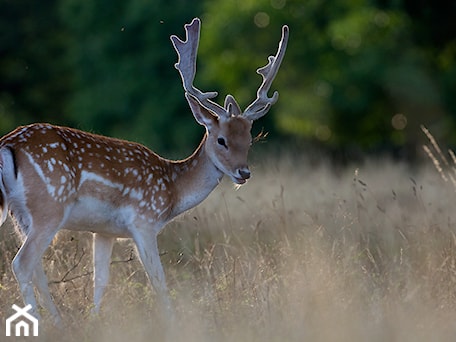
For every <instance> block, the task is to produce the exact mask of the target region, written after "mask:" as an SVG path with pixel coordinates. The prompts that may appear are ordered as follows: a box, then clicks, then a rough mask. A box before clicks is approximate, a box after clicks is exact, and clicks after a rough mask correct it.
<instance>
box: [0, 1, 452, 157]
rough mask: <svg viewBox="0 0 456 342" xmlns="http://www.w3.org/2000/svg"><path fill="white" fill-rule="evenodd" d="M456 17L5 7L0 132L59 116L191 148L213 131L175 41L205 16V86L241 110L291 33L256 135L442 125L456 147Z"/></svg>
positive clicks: (364, 145) (102, 4)
mask: <svg viewBox="0 0 456 342" xmlns="http://www.w3.org/2000/svg"><path fill="white" fill-rule="evenodd" d="M455 10H456V3H455V2H444V1H437V2H433V3H432V4H428V3H427V2H426V1H411V0H394V1H388V0H347V1H322V0H242V1H241V0H218V1H209V0H206V1H201V2H190V1H188V0H176V1H173V2H169V1H164V0H132V1H128V2H125V1H120V0H112V1H109V2H108V1H106V0H94V1H89V2H80V1H76V0H43V1H41V2H40V3H31V2H29V1H24V0H15V1H12V0H5V1H3V2H1V3H0V30H1V31H0V32H2V33H1V34H0V133H6V132H7V131H8V130H10V129H12V128H13V127H15V126H16V125H19V124H24V123H28V122H32V121H49V122H53V123H58V124H67V125H71V126H75V127H79V128H82V129H86V130H89V131H94V132H98V133H102V134H108V135H112V136H117V137H122V138H127V139H131V140H136V141H139V142H142V143H145V144H147V145H149V146H151V147H152V148H154V149H155V150H156V151H158V152H160V153H163V154H166V155H171V156H182V155H185V154H188V153H189V152H190V151H191V150H192V149H193V148H194V147H195V146H196V144H197V142H198V140H199V139H200V138H201V135H202V132H203V130H202V128H201V127H199V126H198V125H197V124H195V122H194V120H193V117H192V115H191V114H190V110H189V108H188V105H187V103H186V101H185V99H184V96H183V90H182V87H181V83H180V78H179V75H178V73H177V71H176V70H175V69H174V67H173V64H174V63H175V62H176V60H177V56H176V54H175V51H174V49H173V48H172V45H171V43H170V41H169V36H170V35H171V34H176V33H177V34H179V36H183V35H184V30H183V27H182V26H183V24H184V23H188V22H190V21H191V19H192V18H193V17H194V16H200V17H201V18H202V20H203V25H202V36H201V44H200V54H199V57H198V73H197V76H196V84H197V85H198V87H200V88H201V89H204V90H207V91H209V90H211V91H212V90H213V91H218V92H219V94H220V99H219V101H220V102H221V101H222V97H224V96H225V95H226V94H227V93H232V94H233V95H234V96H235V97H236V98H237V99H238V101H239V102H240V104H241V106H242V107H244V108H245V107H246V106H247V105H248V104H249V103H250V102H251V101H252V100H253V99H254V98H255V95H256V94H255V92H256V89H257V88H258V86H259V84H260V82H261V78H260V76H258V75H256V74H255V72H254V71H255V69H256V68H258V67H260V66H263V65H265V64H266V62H267V59H266V58H267V56H268V55H269V54H272V53H274V52H275V50H276V47H277V43H278V41H279V38H280V29H281V26H282V25H283V24H288V25H289V26H290V29H291V36H290V41H289V46H288V51H287V54H286V56H285V59H284V62H283V65H282V67H281V70H280V72H279V74H278V76H277V78H276V81H275V82H274V84H273V85H272V89H271V91H273V90H276V89H277V90H279V92H280V100H279V102H278V103H277V104H276V105H275V106H273V108H272V110H271V113H270V114H268V115H267V116H266V117H265V118H263V119H262V120H261V122H260V124H257V125H255V128H256V129H261V126H265V128H266V130H268V131H272V132H274V133H275V134H273V135H271V136H275V137H279V138H280V139H282V138H283V137H289V138H291V139H293V140H294V141H316V142H318V143H319V144H321V145H323V146H325V147H330V148H333V149H336V150H340V149H344V148H346V149H350V148H352V147H353V146H354V147H355V148H357V149H360V150H371V151H372V150H374V151H375V150H378V149H392V148H397V147H403V146H406V145H410V146H411V147H412V148H414V146H416V141H417V140H418V136H421V132H420V130H419V129H418V126H419V125H420V124H422V123H424V124H428V125H429V123H433V124H434V126H433V127H431V128H434V129H432V131H433V133H434V134H436V136H437V137H438V138H440V137H441V135H442V134H439V130H438V128H441V130H440V132H442V131H445V130H446V131H447V136H448V135H451V136H452V137H453V139H454V140H453V141H456V134H455V133H453V132H454V131H455V130H454V129H453V128H454V122H455V120H456V98H455V97H454V96H453V92H454V89H455V87H456V24H454V20H453V19H452V16H451V15H452V13H454V11H455ZM436 23H438V25H437V24H436ZM436 128H437V129H436ZM448 132H451V133H448ZM170 153H171V154H170Z"/></svg>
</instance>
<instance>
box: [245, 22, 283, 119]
mask: <svg viewBox="0 0 456 342" xmlns="http://www.w3.org/2000/svg"><path fill="white" fill-rule="evenodd" d="M288 35H289V29H288V26H287V25H284V26H283V27H282V38H281V39H280V42H279V48H278V50H277V53H276V55H275V56H269V58H268V61H269V62H268V64H267V65H266V66H264V67H262V68H259V69H258V70H257V73H258V74H260V75H261V76H262V77H263V82H262V83H261V85H260V87H259V88H258V91H257V98H256V100H255V101H253V102H252V103H251V104H250V105H249V106H248V107H247V108H246V110H245V111H244V116H245V117H246V118H248V119H250V120H252V121H253V120H257V119H259V118H261V117H262V116H263V115H265V114H266V113H267V112H268V111H269V108H271V106H272V105H273V104H274V103H276V102H277V100H278V98H279V93H278V92H277V91H275V92H274V94H273V95H272V97H269V96H268V91H269V88H271V84H272V81H274V78H275V76H276V75H277V72H278V71H279V68H280V64H281V63H282V60H283V56H284V55H285V50H286V49H287V43H288Z"/></svg>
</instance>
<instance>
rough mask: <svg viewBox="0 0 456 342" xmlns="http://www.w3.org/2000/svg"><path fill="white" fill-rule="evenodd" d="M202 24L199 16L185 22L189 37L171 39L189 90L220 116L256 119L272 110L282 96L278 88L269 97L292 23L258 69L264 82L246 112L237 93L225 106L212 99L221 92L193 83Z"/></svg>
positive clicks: (202, 103)
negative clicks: (271, 54)
mask: <svg viewBox="0 0 456 342" xmlns="http://www.w3.org/2000/svg"><path fill="white" fill-rule="evenodd" d="M200 26H201V21H200V20H199V19H198V18H195V19H193V21H192V22H191V23H190V24H188V25H185V32H186V40H185V41H182V40H181V39H179V38H178V37H177V36H175V35H173V36H171V41H172V43H173V45H174V48H175V49H176V52H177V55H178V58H179V59H178V62H177V63H176V64H175V67H176V69H177V70H178V71H179V73H180V75H181V78H182V84H183V86H184V90H185V92H186V93H187V94H189V95H191V96H192V97H194V98H196V99H197V100H198V102H199V103H200V104H201V105H202V106H203V107H205V108H206V109H208V110H210V111H211V112H213V113H215V114H216V115H218V116H219V117H230V116H233V115H243V116H244V117H245V118H247V119H249V120H252V121H253V120H257V119H259V118H260V117H262V116H263V115H265V114H266V113H267V112H268V111H269V108H270V107H271V106H272V105H273V104H274V103H276V102H277V99H278V97H279V93H278V92H277V91H275V92H274V94H273V95H272V97H269V96H268V91H269V89H270V88H271V84H272V81H273V80H274V78H275V76H276V75H277V72H278V71H279V67H280V64H281V63H282V60H283V56H284V55H285V50H286V48H287V42H288V35H289V29H288V26H286V25H284V26H283V28H282V38H281V39H280V43H279V48H278V51H277V53H276V55H275V56H269V58H268V60H269V62H268V64H267V65H266V66H264V67H262V68H259V69H258V70H257V73H258V74H260V75H261V76H262V77H263V82H262V83H261V85H260V87H259V88H258V91H257V98H256V99H255V101H253V102H252V103H251V104H250V105H249V106H248V107H247V108H246V110H245V111H244V113H242V112H241V110H240V108H239V105H238V103H237V102H236V100H235V99H234V97H233V96H231V95H227V96H226V98H225V104H224V107H222V106H220V105H219V104H217V103H216V102H214V101H212V100H211V99H212V98H214V97H216V96H217V92H202V91H201V90H199V89H198V88H196V87H195V86H194V85H193V81H194V79H195V74H196V56H197V53H198V43H199V37H200Z"/></svg>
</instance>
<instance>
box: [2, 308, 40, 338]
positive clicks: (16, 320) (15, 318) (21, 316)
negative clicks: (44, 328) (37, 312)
mask: <svg viewBox="0 0 456 342" xmlns="http://www.w3.org/2000/svg"><path fill="white" fill-rule="evenodd" d="M31 308H32V306H31V305H30V304H29V305H27V306H26V307H25V308H20V307H18V306H17V305H16V304H13V309H14V310H16V313H15V314H13V315H11V316H10V317H8V318H7V319H6V336H11V327H12V326H14V327H15V331H14V332H15V334H14V336H25V337H28V336H29V334H30V324H31V325H32V329H33V336H38V320H37V319H36V318H35V317H33V316H32V315H31V314H30V313H28V311H29V310H30V309H31Z"/></svg>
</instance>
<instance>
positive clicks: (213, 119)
mask: <svg viewBox="0 0 456 342" xmlns="http://www.w3.org/2000/svg"><path fill="white" fill-rule="evenodd" d="M185 97H186V99H187V102H188V104H189V105H190V108H191V110H192V113H193V116H194V117H195V120H196V121H197V122H198V123H199V124H200V125H202V126H204V127H206V128H207V129H208V130H209V131H211V129H212V128H213V127H214V126H215V125H216V124H217V121H218V116H217V115H216V114H213V113H212V112H211V111H209V110H208V109H207V108H205V107H204V106H203V105H202V104H201V103H200V102H199V101H198V100H197V99H196V98H195V97H194V96H193V95H190V94H188V93H186V94H185Z"/></svg>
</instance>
